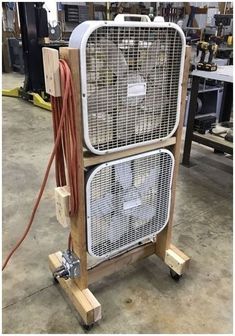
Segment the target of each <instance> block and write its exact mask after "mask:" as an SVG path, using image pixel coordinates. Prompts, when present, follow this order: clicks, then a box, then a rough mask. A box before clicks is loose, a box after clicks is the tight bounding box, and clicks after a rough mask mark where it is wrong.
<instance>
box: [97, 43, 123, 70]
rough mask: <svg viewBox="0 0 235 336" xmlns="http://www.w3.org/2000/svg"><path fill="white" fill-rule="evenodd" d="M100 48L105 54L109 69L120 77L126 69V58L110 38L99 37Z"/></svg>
mask: <svg viewBox="0 0 235 336" xmlns="http://www.w3.org/2000/svg"><path fill="white" fill-rule="evenodd" d="M100 48H101V49H102V51H103V52H104V54H105V55H106V61H107V64H108V68H109V69H111V70H112V71H113V72H114V73H115V75H116V76H117V77H121V76H122V75H123V74H124V73H126V72H127V70H128V65H127V62H126V59H125V57H124V55H123V53H122V52H121V49H120V48H118V46H117V45H116V44H115V43H113V42H112V41H110V40H108V39H107V40H105V39H101V40H100Z"/></svg>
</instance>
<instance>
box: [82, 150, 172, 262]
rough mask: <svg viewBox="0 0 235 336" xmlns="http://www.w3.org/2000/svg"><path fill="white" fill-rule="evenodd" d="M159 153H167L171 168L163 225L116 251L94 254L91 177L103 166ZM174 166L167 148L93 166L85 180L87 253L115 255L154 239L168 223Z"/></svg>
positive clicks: (107, 256) (104, 256)
mask: <svg viewBox="0 0 235 336" xmlns="http://www.w3.org/2000/svg"><path fill="white" fill-rule="evenodd" d="M160 153H167V154H168V155H169V156H170V157H171V160H172V170H171V177H170V188H169V204H168V213H167V219H166V221H165V223H164V225H163V226H162V228H161V229H160V230H159V231H158V232H157V233H154V234H153V233H152V234H150V235H148V236H145V237H141V240H140V239H138V240H136V241H132V242H131V243H129V244H126V245H125V246H123V247H122V248H120V250H118V252H117V251H115V250H114V251H111V252H109V253H108V254H106V255H103V256H98V255H96V254H94V253H93V251H92V232H91V225H92V218H91V183H92V180H93V178H94V177H95V175H96V174H97V173H98V172H99V171H101V170H102V169H103V168H104V167H109V166H114V165H117V164H120V163H125V162H131V161H134V160H136V159H140V158H143V157H148V156H151V155H156V154H160ZM174 167H175V158H174V155H173V154H172V152H171V151H169V150H168V149H157V150H154V151H151V152H145V153H141V154H137V155H134V156H130V157H127V158H122V159H118V160H115V161H110V162H107V163H103V164H100V165H99V166H97V167H96V168H94V170H93V171H92V172H91V173H89V175H88V176H87V181H86V222H87V223H86V227H87V251H88V253H89V254H90V255H91V256H92V257H95V258H101V259H102V258H106V259H108V258H110V257H112V256H114V255H117V254H118V253H119V252H122V251H125V250H128V249H130V248H133V246H135V245H136V244H138V243H139V242H140V241H141V242H143V241H145V240H155V238H156V235H157V234H159V233H160V232H161V231H162V230H163V229H164V228H165V227H166V225H167V224H168V221H169V216H170V202H171V188H172V179H173V172H174Z"/></svg>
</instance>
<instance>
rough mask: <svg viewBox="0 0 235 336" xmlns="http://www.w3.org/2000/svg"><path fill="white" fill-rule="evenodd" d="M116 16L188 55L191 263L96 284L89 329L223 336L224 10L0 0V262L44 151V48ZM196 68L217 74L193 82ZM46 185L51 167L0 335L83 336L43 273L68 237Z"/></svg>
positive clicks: (228, 76)
mask: <svg viewBox="0 0 235 336" xmlns="http://www.w3.org/2000/svg"><path fill="white" fill-rule="evenodd" d="M45 13H46V14H45ZM123 13H126V14H144V15H148V16H149V17H150V19H151V20H152V21H153V20H154V18H155V17H156V16H162V17H163V18H164V20H165V21H166V22H174V23H176V24H178V25H179V26H180V27H181V28H182V29H183V32H184V34H185V37H186V43H187V45H189V46H191V48H192V57H191V67H190V76H189V81H188V90H187V101H186V111H185V121H184V136H183V140H182V146H181V163H182V164H180V170H179V178H178V181H177V192H176V193H177V196H176V210H175V216H174V227H173V242H174V244H175V245H177V247H178V248H180V249H182V250H183V251H184V252H185V253H187V255H188V256H190V258H191V261H190V267H189V269H188V270H187V272H186V273H185V274H184V275H183V276H182V278H181V279H180V281H174V280H173V279H172V278H171V277H170V274H169V270H168V269H167V267H166V265H164V264H163V263H161V261H160V260H158V259H157V258H154V257H153V256H151V257H148V258H146V259H145V260H142V261H140V262H138V263H134V264H133V265H131V266H127V267H125V268H123V270H121V271H119V272H118V273H116V274H113V275H111V276H109V277H106V278H104V279H103V280H100V281H99V282H97V283H95V284H93V285H92V286H91V289H92V291H93V293H94V294H95V295H96V297H98V298H99V301H100V302H101V304H102V315H103V318H102V320H101V321H100V322H99V323H98V324H97V325H96V326H94V328H93V329H92V330H90V331H89V332H90V333H175V334H177V333H179V334H180V333H221V334H224V333H230V334H231V333H232V332H233V299H232V297H233V263H232V252H233V251H232V235H233V231H232V229H233V224H232V216H233V206H232V199H233V160H232V159H233V156H232V153H233V133H232V127H233V125H232V120H233V116H232V108H233V79H232V76H233V73H232V72H231V69H232V65H233V3H232V2H132V3H130V2H107V3H106V2H57V3H56V2H54V1H45V2H44V3H43V2H27V3H23V2H21V3H20V2H19V3H17V2H2V70H3V74H2V88H3V92H2V93H3V99H2V127H3V138H2V141H3V151H2V155H3V158H2V167H3V177H2V182H3V188H2V193H3V205H2V207H3V230H2V234H3V243H2V244H3V259H4V258H5V256H6V255H7V254H8V252H9V251H10V250H11V248H12V247H13V246H14V244H15V243H16V241H17V239H18V238H19V237H20V235H21V234H22V232H23V230H24V228H25V226H26V223H27V221H28V219H29V216H30V213H31V211H32V207H33V202H34V200H35V198H36V195H37V193H38V190H39V188H40V185H41V181H42V178H43V175H44V172H45V168H46V165H47V161H48V158H49V155H50V153H51V150H52V148H53V141H54V138H53V130H52V120H51V119H52V116H51V111H50V100H49V96H48V95H47V94H46V93H45V83H44V73H43V61H42V47H45V46H48V47H51V48H55V49H59V48H60V47H61V46H68V40H69V37H70V35H71V33H72V31H73V29H74V28H75V27H76V26H77V25H78V24H80V23H81V22H83V21H86V20H113V19H114V18H115V16H116V15H117V14H123ZM24 45H26V46H27V47H28V49H29V50H30V52H29V53H28V54H25V55H24V54H23V46H24ZM203 57H204V59H202V58H203ZM200 63H201V64H204V63H206V66H209V67H212V66H214V64H216V67H218V69H219V70H220V72H219V73H218V71H215V72H214V74H213V72H206V71H203V69H202V72H203V73H202V74H201V76H194V73H193V72H194V71H197V66H198V64H199V65H200ZM226 67H228V68H226ZM215 73H216V74H217V73H218V75H215ZM192 83H193V87H192ZM190 116H191V117H190ZM185 134H186V137H185ZM54 181H55V174H54V167H53V169H52V170H51V173H50V175H49V181H48V184H47V186H46V189H45V192H44V195H43V198H42V201H41V204H40V207H39V210H38V213H37V215H36V217H35V220H34V223H33V226H32V229H31V230H30V232H29V235H28V236H27V238H26V240H25V241H24V243H23V245H22V246H21V247H20V249H19V250H18V251H17V252H16V254H15V255H14V256H13V258H12V260H11V261H10V262H9V265H8V266H7V268H6V270H5V271H4V273H3V277H2V279H3V281H2V291H3V292H2V293H3V301H2V309H3V310H2V317H3V319H2V332H3V333H4V334H24V333H32V334H33V333H48V334H50V333H86V332H87V331H86V330H84V328H83V327H82V326H81V319H80V317H79V315H78V313H77V312H76V311H75V309H74V307H73V306H72V304H71V303H70V302H69V300H68V299H67V297H66V296H65V294H64V293H63V292H62V290H61V289H60V288H59V286H58V284H56V283H55V282H54V279H53V278H52V275H51V272H50V270H49V268H48V255H49V254H51V253H53V252H55V251H58V250H61V249H65V248H66V245H67V235H68V229H65V228H63V227H62V226H60V225H59V223H58V222H57V220H56V215H55V204H54V203H55V202H54V188H55V182H54Z"/></svg>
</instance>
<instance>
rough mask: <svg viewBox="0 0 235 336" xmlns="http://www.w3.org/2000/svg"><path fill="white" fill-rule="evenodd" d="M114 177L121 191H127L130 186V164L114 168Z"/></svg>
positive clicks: (131, 177)
mask: <svg viewBox="0 0 235 336" xmlns="http://www.w3.org/2000/svg"><path fill="white" fill-rule="evenodd" d="M115 177H116V179H117V181H118V182H119V183H120V185H121V186H122V188H123V189H128V188H130V187H131V185H132V179H133V176H132V170H131V163H130V162H123V163H119V164H117V165H116V166H115Z"/></svg>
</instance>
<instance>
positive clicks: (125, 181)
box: [86, 149, 174, 258]
mask: <svg viewBox="0 0 235 336" xmlns="http://www.w3.org/2000/svg"><path fill="white" fill-rule="evenodd" d="M173 169H174V157H173V154H172V153H171V152H170V151H169V150H166V149H159V150H155V151H151V152H147V153H143V154H138V155H135V156H132V157H128V158H123V159H119V160H116V161H112V162H108V163H104V164H101V165H99V166H97V167H96V168H94V169H93V170H92V171H91V172H90V174H89V176H88V179H87V184H86V204H87V209H86V211H87V244H88V253H89V254H90V255H91V256H94V257H100V258H108V257H110V256H113V255H116V254H119V253H120V252H121V251H124V250H128V249H129V248H131V247H133V246H135V245H136V244H140V243H142V242H143V241H144V240H146V239H154V238H155V237H156V235H157V234H158V233H159V232H160V231H161V230H162V229H163V228H164V227H165V226H166V224H167V222H168V218H169V209H170V198H171V183H172V175H173Z"/></svg>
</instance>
